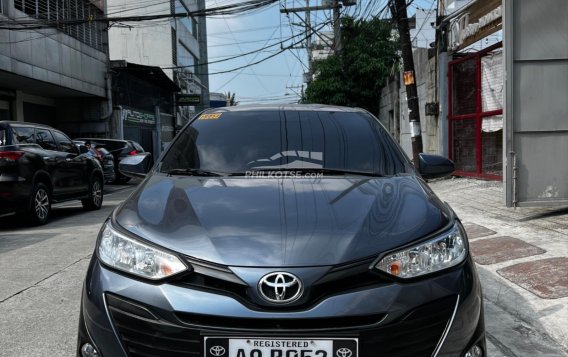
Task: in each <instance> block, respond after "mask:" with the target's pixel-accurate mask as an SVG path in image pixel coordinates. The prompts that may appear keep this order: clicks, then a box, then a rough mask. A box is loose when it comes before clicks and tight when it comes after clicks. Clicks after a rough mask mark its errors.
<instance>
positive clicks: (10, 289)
mask: <svg viewBox="0 0 568 357" xmlns="http://www.w3.org/2000/svg"><path fill="white" fill-rule="evenodd" d="M109 188H110V189H111V190H112V191H115V192H113V193H110V194H107V195H105V201H104V206H103V209H101V210H100V211H96V212H84V211H82V210H81V208H80V203H67V204H64V205H63V206H59V207H58V208H57V209H55V210H54V216H53V220H52V222H50V223H49V224H48V225H46V226H43V227H37V228H29V227H27V226H26V225H25V222H21V221H17V220H15V219H14V218H13V217H5V218H0V356H1V357H4V356H6V357H8V356H9V357H20V356H21V357H34V356H58V357H59V356H61V357H67V356H69V357H72V356H74V349H75V343H76V331H77V319H78V312H79V299H80V294H81V284H82V281H83V278H84V275H85V271H86V269H87V265H88V262H89V259H90V258H91V254H92V252H93V249H94V244H95V239H96V236H97V233H98V230H99V228H100V226H101V222H103V221H104V219H105V217H107V216H108V214H109V213H110V212H111V211H112V209H113V208H114V207H116V205H118V204H119V203H120V202H121V201H122V200H123V199H124V198H126V197H127V196H128V194H129V193H130V192H131V190H132V186H123V187H117V186H114V187H112V186H109ZM480 274H481V277H482V280H483V283H484V285H485V286H486V294H487V295H488V296H491V297H493V299H489V300H488V299H486V302H485V308H486V316H487V317H486V320H487V322H486V324H487V328H488V333H489V334H488V343H489V356H491V357H505V356H506V357H521V356H531V357H533V356H534V357H536V356H538V357H557V356H558V357H560V356H566V354H565V353H564V352H563V351H562V350H561V348H560V347H558V346H557V345H556V344H555V343H554V342H553V341H551V340H550V339H549V338H547V337H546V336H545V335H542V334H540V333H539V331H538V329H539V327H538V326H539V325H538V321H530V320H529V321H527V320H526V319H525V318H521V317H520V316H519V315H518V314H515V313H510V312H508V311H515V309H508V308H507V304H515V305H516V304H519V303H521V301H520V300H519V299H512V300H510V301H508V300H507V299H501V300H499V299H498V298H497V300H499V301H498V303H496V299H495V297H496V296H497V297H498V296H504V297H508V298H509V297H511V296H513V295H511V294H512V293H511V292H507V291H505V290H504V288H503V287H502V286H501V285H500V284H499V282H498V281H494V279H495V278H494V276H493V275H491V274H488V273H486V272H485V271H484V270H480ZM519 335H521V336H523V338H519Z"/></svg>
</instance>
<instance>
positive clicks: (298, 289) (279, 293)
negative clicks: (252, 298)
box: [258, 272, 304, 304]
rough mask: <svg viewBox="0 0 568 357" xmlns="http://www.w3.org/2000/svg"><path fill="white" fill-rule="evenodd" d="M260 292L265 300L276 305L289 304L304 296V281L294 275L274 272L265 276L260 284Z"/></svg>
mask: <svg viewBox="0 0 568 357" xmlns="http://www.w3.org/2000/svg"><path fill="white" fill-rule="evenodd" d="M258 291H259V292H260V295H261V296H262V298H263V299H265V300H266V301H268V302H271V303H274V304H288V303H291V302H294V301H296V300H298V299H299V298H300V296H302V293H303V291H304V289H303V285H302V281H301V280H300V279H299V278H298V277H296V276H295V275H293V274H290V273H286V272H274V273H269V274H266V275H265V276H263V277H262V278H261V279H260V281H259V282H258Z"/></svg>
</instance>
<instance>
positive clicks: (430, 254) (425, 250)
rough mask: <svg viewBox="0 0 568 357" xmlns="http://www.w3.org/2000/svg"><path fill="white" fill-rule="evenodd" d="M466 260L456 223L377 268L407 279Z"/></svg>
mask: <svg viewBox="0 0 568 357" xmlns="http://www.w3.org/2000/svg"><path fill="white" fill-rule="evenodd" d="M466 256H467V240H466V236H465V233H464V231H463V228H461V226H460V224H459V223H456V224H455V225H454V226H453V227H452V229H450V230H449V231H447V232H445V233H444V234H442V235H440V236H438V237H436V238H434V239H432V240H430V241H427V242H425V243H421V244H420V245H416V246H414V247H411V248H407V249H404V250H400V251H398V252H395V253H391V254H389V255H387V256H385V257H384V258H382V259H381V260H380V261H379V262H378V263H377V264H375V268H376V269H379V270H381V271H384V272H386V273H389V274H391V275H394V276H396V277H398V278H406V279H408V278H415V277H418V276H422V275H425V274H430V273H434V272H437V271H440V270H444V269H447V268H450V267H453V266H455V265H458V264H460V263H461V262H463V261H464V259H465V257H466Z"/></svg>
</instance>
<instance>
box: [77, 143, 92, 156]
mask: <svg viewBox="0 0 568 357" xmlns="http://www.w3.org/2000/svg"><path fill="white" fill-rule="evenodd" d="M75 146H76V147H77V150H79V154H86V153H88V152H89V149H88V148H87V147H86V146H85V145H82V144H75Z"/></svg>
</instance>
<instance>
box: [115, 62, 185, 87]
mask: <svg viewBox="0 0 568 357" xmlns="http://www.w3.org/2000/svg"><path fill="white" fill-rule="evenodd" d="M110 67H111V69H112V70H113V71H122V72H126V73H128V74H130V75H132V76H135V77H138V78H140V79H142V80H144V81H146V82H149V83H152V84H154V85H155V86H157V87H160V88H163V89H165V90H168V91H171V92H179V91H180V90H181V88H180V87H178V86H177V85H176V84H175V83H174V82H173V81H172V80H171V79H170V78H169V77H168V76H167V75H166V74H165V73H164V71H163V70H162V69H161V68H160V67H154V66H144V65H141V64H136V63H130V62H126V61H124V60H118V61H110Z"/></svg>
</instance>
